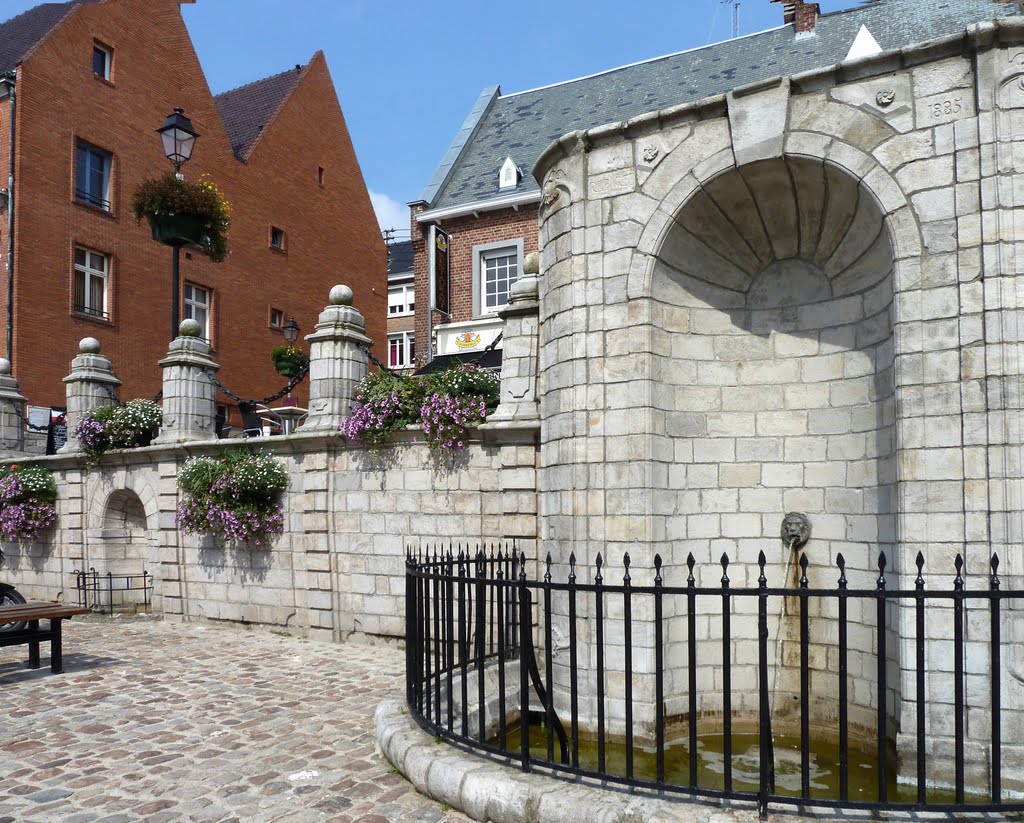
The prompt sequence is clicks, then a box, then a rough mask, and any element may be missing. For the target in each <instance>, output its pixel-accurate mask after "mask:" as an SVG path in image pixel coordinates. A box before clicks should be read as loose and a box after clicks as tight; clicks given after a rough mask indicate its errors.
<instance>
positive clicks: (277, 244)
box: [270, 226, 284, 251]
mask: <svg viewBox="0 0 1024 823" xmlns="http://www.w3.org/2000/svg"><path fill="white" fill-rule="evenodd" d="M270 247H271V248H272V249H277V250H278V251H284V232H283V231H282V230H281V229H278V228H275V227H274V226H271V227H270Z"/></svg>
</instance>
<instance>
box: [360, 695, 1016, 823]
mask: <svg viewBox="0 0 1024 823" xmlns="http://www.w3.org/2000/svg"><path fill="white" fill-rule="evenodd" d="M376 733H377V744H378V745H379V746H380V749H381V752H382V753H383V754H384V756H385V757H386V758H387V759H388V760H389V761H391V763H392V764H393V765H394V766H395V768H396V769H398V771H400V772H401V773H402V774H403V775H404V776H405V777H406V779H408V780H409V782H411V783H412V784H413V786H415V787H416V790H417V791H418V792H420V793H421V794H425V795H427V796H428V797H432V798H433V799H434V800H437V801H438V802H440V803H442V804H447V805H448V806H451V807H452V808H454V809H458V810H459V811H462V812H464V813H465V814H467V815H469V816H470V817H471V818H473V819H474V820H480V821H487V823H669V821H672V822H673V823H758V821H759V818H758V814H757V809H756V808H754V807H753V806H752V805H748V804H739V803H737V804H736V805H735V807H730V805H729V803H728V801H724V802H722V803H716V802H713V801H706V800H690V799H688V798H686V797H684V796H682V795H677V796H674V797H672V798H666V797H658V796H655V795H653V794H652V793H645V792H630V791H628V790H626V789H624V788H620V787H616V786H609V787H607V788H605V787H599V786H597V785H595V783H593V782H590V783H586V782H583V781H580V780H574V779H571V778H562V777H555V776H551V775H548V774H543V773H532V774H525V773H524V772H522V771H520V770H519V769H518V768H516V767H513V766H506V765H503V764H501V763H499V762H497V761H493V760H489V759H487V758H485V757H483V756H480V755H476V754H473V753H471V752H468V751H465V750H463V749H460V748H458V747H457V746H453V745H450V744H447V743H444V742H442V741H441V740H439V739H438V738H435V737H434V736H433V735H431V734H429V733H428V732H426V731H425V730H424V729H423V728H421V727H420V725H419V724H418V723H417V722H416V720H415V719H414V718H413V716H412V714H411V713H410V712H409V710H408V708H407V706H406V704H405V701H404V700H400V699H396V698H388V699H385V700H382V701H381V702H380V704H379V705H378V706H377V712H376ZM979 816H980V817H983V818H985V819H996V818H993V817H991V816H986V815H979ZM979 816H973V815H971V814H944V813H940V812H909V811H897V810H893V811H891V812H878V813H872V812H868V811H858V810H852V809H847V810H842V811H839V810H834V809H824V808H804V809H800V808H799V807H795V806H789V807H787V806H778V805H776V806H775V807H773V810H772V813H771V814H769V815H768V820H769V821H774V823H784V822H785V821H789V822H790V823H791V822H792V821H796V820H816V821H817V820H827V821H858V820H865V821H867V820H876V821H877V820H881V821H957V820H977V819H978V817H979ZM998 819H1000V820H1022V819H1024V815H1019V814H1018V813H1011V814H1007V815H1005V816H1000V817H998Z"/></svg>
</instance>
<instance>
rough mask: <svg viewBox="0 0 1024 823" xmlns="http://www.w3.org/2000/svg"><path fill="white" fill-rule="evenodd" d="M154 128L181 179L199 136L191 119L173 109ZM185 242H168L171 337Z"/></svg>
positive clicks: (174, 331)
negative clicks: (169, 244) (162, 121)
mask: <svg viewBox="0 0 1024 823" xmlns="http://www.w3.org/2000/svg"><path fill="white" fill-rule="evenodd" d="M156 131H157V134H159V135H160V141H161V142H162V143H163V147H164V156H165V157H166V158H167V159H168V160H170V161H171V162H172V163H174V176H175V177H177V178H178V179H179V180H184V179H185V178H184V176H183V175H182V173H181V167H182V165H183V164H185V163H187V162H188V161H189V160H190V159H191V157H192V150H193V149H194V148H195V147H196V140H198V139H199V135H198V134H197V133H196V130H195V129H194V128H192V121H191V120H189V119H188V118H187V117H186V116H185V111H184V109H180V108H176V109H175V110H174V111H173V112H171V113H170V114H169V115H168V117H167V120H165V121H164V124H163V126H161V127H160V128H158V129H157V130H156ZM184 242H185V241H183V240H178V241H175V242H173V243H172V244H171V250H172V252H171V253H172V257H171V340H174V339H175V338H176V337H177V336H178V326H179V325H180V323H181V318H180V317H179V306H178V301H179V299H180V294H181V274H180V271H181V247H182V246H183V245H184Z"/></svg>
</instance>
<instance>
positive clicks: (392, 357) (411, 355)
mask: <svg viewBox="0 0 1024 823" xmlns="http://www.w3.org/2000/svg"><path fill="white" fill-rule="evenodd" d="M415 359H416V347H415V338H414V335H413V333H412V332H410V331H405V332H402V333H401V334H389V335H388V367H389V368H392V369H404V368H409V367H410V366H412V364H413V361H414V360H415Z"/></svg>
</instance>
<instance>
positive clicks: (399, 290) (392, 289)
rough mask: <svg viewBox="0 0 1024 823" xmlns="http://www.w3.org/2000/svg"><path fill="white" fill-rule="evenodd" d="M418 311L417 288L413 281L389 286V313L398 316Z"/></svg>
mask: <svg viewBox="0 0 1024 823" xmlns="http://www.w3.org/2000/svg"><path fill="white" fill-rule="evenodd" d="M414 311H416V300H415V290H414V289H413V285H412V283H409V284H407V285H404V286H389V287H388V315H389V316H391V317H397V316H400V315H403V314H412V313H413V312H414Z"/></svg>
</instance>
